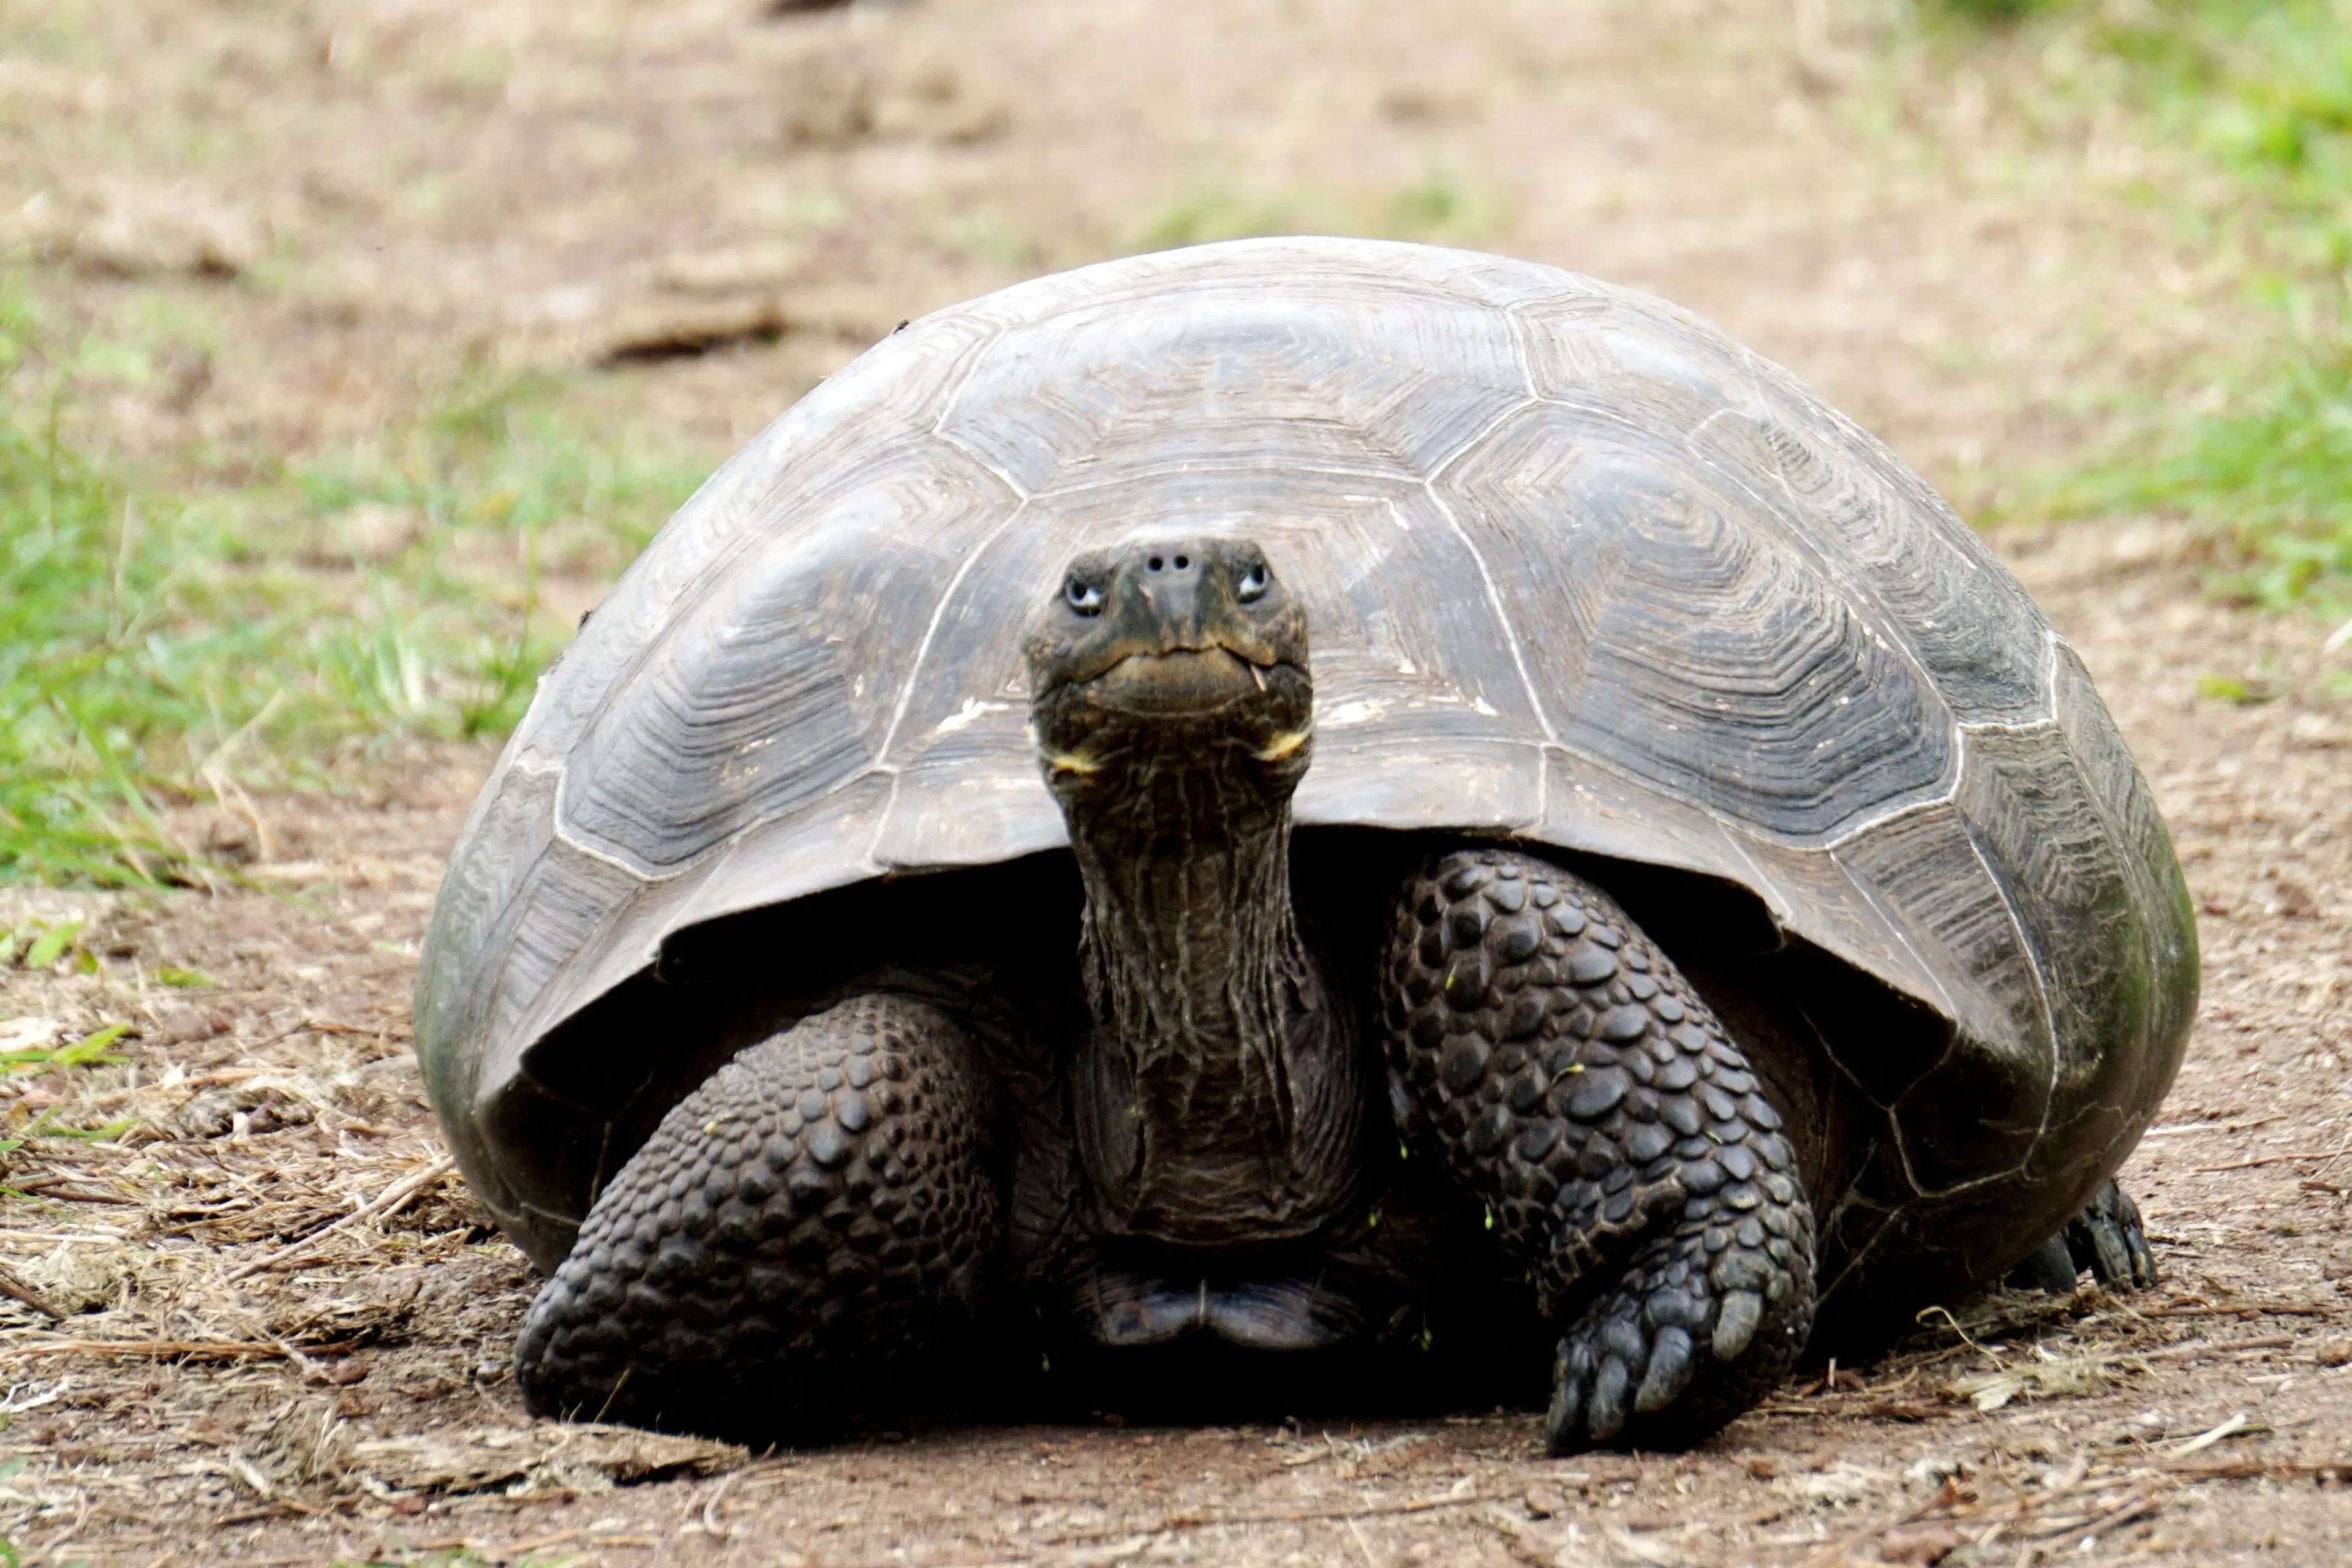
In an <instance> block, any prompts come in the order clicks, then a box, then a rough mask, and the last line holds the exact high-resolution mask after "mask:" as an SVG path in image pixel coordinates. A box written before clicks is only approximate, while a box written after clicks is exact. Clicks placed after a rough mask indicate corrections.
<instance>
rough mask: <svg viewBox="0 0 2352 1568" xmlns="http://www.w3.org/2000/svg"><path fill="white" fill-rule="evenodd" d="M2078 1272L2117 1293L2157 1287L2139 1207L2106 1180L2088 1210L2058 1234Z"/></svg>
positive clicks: (2151, 1254) (2153, 1258)
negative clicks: (2124, 1290)
mask: <svg viewBox="0 0 2352 1568" xmlns="http://www.w3.org/2000/svg"><path fill="white" fill-rule="evenodd" d="M2058 1235H2059V1238H2060V1239H2063V1241H2064V1242H2065V1244H2066V1253H2067V1256H2068V1257H2069V1258H2072V1259H2073V1260H2074V1267H2075V1268H2076V1269H2077V1270H2078V1271H2079V1270H2081V1269H2084V1268H2087V1269H2089V1270H2090V1271H2091V1278H2092V1279H2095V1280H2097V1281H2098V1282H2099V1283H2100V1284H2102V1285H2105V1286H2110V1287H2112V1288H2115V1289H2129V1290H2146V1289H2149V1288H2151V1287H2152V1286H2154V1285H2155V1283H2156V1255H2155V1254H2154V1253H2152V1252H2150V1251H2149V1250H2148V1246H2147V1227H2146V1226H2144V1225H2142V1224H2141V1223H2140V1217H2139V1205H2137V1204H2136V1203H2134V1202H2132V1201H2131V1199H2130V1197H2129V1196H2128V1195H2126V1194H2125V1192H2124V1190H2123V1189H2122V1188H2121V1187H2119V1186H2117V1185H2116V1183H2115V1178H2113V1177H2112V1176H2111V1177H2109V1178H2108V1179H2107V1182H2106V1184H2105V1185H2104V1186H2102V1187H2100V1189H2099V1191H2098V1194H2097V1195H2096V1196H2095V1197H2094V1198H2092V1199H2091V1202H2090V1206H2089V1207H2087V1208H2085V1209H2084V1211H2083V1212H2082V1213H2081V1214H2079V1215H2075V1216H2074V1218H2073V1219H2072V1220H2070V1221H2068V1222H2067V1225H2066V1228H2065V1229H2064V1230H2063V1231H2060V1232H2059V1233H2058Z"/></svg>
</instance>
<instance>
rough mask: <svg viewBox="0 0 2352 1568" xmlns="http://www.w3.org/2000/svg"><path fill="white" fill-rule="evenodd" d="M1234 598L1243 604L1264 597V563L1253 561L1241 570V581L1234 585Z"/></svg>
mask: <svg viewBox="0 0 2352 1568" xmlns="http://www.w3.org/2000/svg"><path fill="white" fill-rule="evenodd" d="M1234 598H1236V599H1239V600H1240V601H1241V602H1242V603H1243V604H1244V605H1246V604H1249V603H1250V602H1251V601H1253V600H1255V599H1263V598H1265V562H1263V561H1253V562H1251V563H1249V564H1248V565H1247V566H1244V567H1243V568H1242V574H1241V580H1240V581H1239V582H1237V583H1235V584H1234Z"/></svg>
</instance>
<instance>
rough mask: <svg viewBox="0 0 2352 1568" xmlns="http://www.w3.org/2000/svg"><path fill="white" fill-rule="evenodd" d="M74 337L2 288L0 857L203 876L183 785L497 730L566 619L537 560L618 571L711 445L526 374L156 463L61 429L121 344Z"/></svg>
mask: <svg viewBox="0 0 2352 1568" xmlns="http://www.w3.org/2000/svg"><path fill="white" fill-rule="evenodd" d="M66 337H67V334H65V332H64V331H62V329H60V328H59V327H58V326H57V325H56V324H55V323H53V322H47V321H43V320H42V319H41V317H40V315H39V313H38V312H37V310H35V309H34V307H33V306H32V305H31V304H30V303H28V302H27V300H26V297H25V296H24V295H23V294H22V293H21V292H0V881H37V882H49V883H60V882H65V883H82V884H98V885H114V886H121V885H129V884H138V883H155V882H164V881H174V880H187V879H195V878H200V877H202V876H204V875H205V874H206V872H205V868H204V867H203V866H202V865H201V859H202V857H201V853H200V848H199V847H195V846H192V845H190V844H188V843H186V842H185V841H184V839H183V838H182V837H179V836H178V835H176V834H175V833H174V832H173V829H172V827H171V826H170V825H169V823H168V821H167V808H168V807H170V806H173V805H184V804H189V803H194V802H200V801H205V800H208V799H213V798H215V797H222V796H226V797H227V798H229V799H232V800H233V799H234V798H235V796H236V793H237V792H238V791H239V790H242V789H246V788H248V787H261V788H283V787H289V786H300V785H305V784H321V783H324V782H327V780H328V778H329V776H330V774H329V772H328V768H327V765H326V763H327V760H328V759H329V758H330V757H331V756H332V755H333V754H334V753H335V752H337V751H338V750H339V749H349V748H351V747H354V746H356V747H361V748H364V747H366V746H369V745H372V744H376V743H379V742H383V741H384V740H387V739H391V738H397V737H401V736H409V735H431V736H452V735H469V734H496V733H499V732H502V731H504V730H506V729H507V728H509V727H510V726H511V725H512V724H513V723H514V721H516V719H517V718H519V717H520V713H521V710H522V708H523V707H524V705H525V704H526V703H527V702H528V700H529V697H530V690H531V689H532V685H533V681H534V679H535V678H536V676H537V673H538V671H539V668H541V665H542V664H543V663H544V661H545V658H546V657H547V656H548V655H549V654H550V653H551V651H552V650H553V649H554V648H555V647H558V646H560V645H561V639H562V636H563V635H564V633H565V632H566V631H567V630H568V628H567V627H563V626H561V625H560V624H557V623H556V622H555V621H554V620H553V619H552V617H551V616H550V614H549V613H548V612H547V611H546V610H545V609H544V608H543V606H542V604H541V594H540V587H541V582H542V580H543V577H544V576H545V574H547V573H548V572H550V571H562V572H565V573H569V574H580V575H586V576H593V577H600V578H608V577H610V576H611V575H612V574H614V573H615V572H617V571H618V569H619V567H620V565H621V564H622V563H625V561H626V560H627V559H628V557H629V556H630V555H632V554H633V553H635V550H636V548H637V546H638V545H640V544H641V543H642V542H644V541H645V539H646V538H647V537H649V536H650V534H651V532H652V531H653V530H654V529H655V528H656V526H658V525H659V523H660V521H661V520H662V519H663V518H664V517H665V516H667V513H668V512H669V511H670V510H672V509H673V508H674V507H675V506H676V505H677V503H678V502H679V501H680V500H683V499H684V498H685V496H686V495H687V494H688V493H689V491H690V490H691V489H692V488H693V486H694V484H695V483H696V482H697V481H698V479H699V478H700V476H701V474H702V473H703V472H704V471H705V469H704V466H703V465H702V464H701V463H700V462H698V461H696V460H693V459H692V457H691V455H685V454H675V453H668V452H664V451H661V450H658V449H656V448H653V447H649V446H648V445H647V444H646V442H645V441H644V440H643V439H640V438H632V437H629V436H627V435H626V434H625V433H622V432H612V431H604V430H599V429H596V428H594V427H593V422H588V421H584V420H583V417H582V416H581V415H580V414H579V412H578V411H577V410H576V409H573V408H572V407H571V406H570V405H568V404H567V402H566V399H565V392H566V388H565V386H564V385H563V384H562V383H558V382H552V381H548V382H529V381H525V382H507V383H501V384H490V385H481V386H466V387H458V388H455V389H453V390H452V393H451V395H449V396H448V397H447V398H446V399H445V400H444V403H443V405H442V406H441V407H440V408H439V409H438V410H437V411H436V412H435V413H433V414H431V415H429V416H425V417H424V418H421V419H418V420H416V421H414V422H413V423H410V424H408V425H406V426H403V427H401V428H398V429H396V430H394V431H392V432H390V433H388V434H387V435H386V436H384V437H383V438H381V439H380V440H379V441H377V442H376V443H374V444H373V445H371V446H368V447H358V448H352V449H349V450H344V451H341V452H337V453H333V454H331V455H329V456H327V457H324V458H314V459H304V460H300V461H297V462H294V463H290V464H288V465H285V466H283V467H281V468H277V469H276V470H274V471H271V472H268V473H267V474H265V475H264V476H263V477H262V478H261V479H257V480H250V481H247V482H241V483H236V484H207V483H204V482H202V481H201V480H200V479H199V480H196V481H193V482H192V481H190V480H189V479H187V478H186V477H185V476H182V477H180V478H179V479H177V480H176V481H175V482H173V483H172V484H170V485H168V486H167V485H165V484H163V483H160V482H149V481H147V480H145V479H142V476H141V475H139V474H138V473H135V472H133V471H131V470H130V469H129V468H127V466H125V465H123V464H121V463H119V462H109V461H108V460H106V458H104V457H103V456H101V455H100V454H97V453H94V452H91V451H86V450H81V449H78V447H77V446H76V444H75V443H74V441H73V440H72V439H71V438H70V437H69V435H68V432H69V431H70V430H71V429H73V428H74V420H73V418H72V416H73V414H74V413H75V412H76V411H77V409H78V407H79V402H78V400H79V399H82V398H85V397H86V396H87V395H89V379H90V378H93V377H95V378H98V379H100V381H102V380H103V379H104V376H105V374H106V367H107V366H108V365H109V364H110V363H114V362H116V361H119V360H121V358H122V356H121V354H120V353H116V352H113V351H111V350H110V349H109V347H108V346H107V345H103V344H92V345H84V344H68V347H66V348H60V346H59V345H60V343H61V342H65V341H66ZM93 367H95V368H93ZM386 520H390V522H389V525H387V521H386Z"/></svg>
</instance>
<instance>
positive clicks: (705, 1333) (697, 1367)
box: [515, 994, 1001, 1437]
mask: <svg viewBox="0 0 2352 1568" xmlns="http://www.w3.org/2000/svg"><path fill="white" fill-rule="evenodd" d="M991 1103H992V1100H991V1095H990V1093H989V1089H988V1083H987V1079H986V1075H985V1072H984V1069H983V1068H982V1063H981V1060H980V1055H979V1052H978V1050H977V1049H976V1048H975V1047H973V1045H972V1042H971V1038H970V1037H968V1036H967V1035H966V1034H965V1032H964V1031H963V1029H962V1028H961V1026H959V1025H958V1024H957V1023H956V1022H955V1020H954V1019H952V1018H950V1016H948V1015H946V1014H945V1013H943V1012H941V1011H940V1010H939V1009H938V1008H937V1007H934V1006H932V1005H929V1003H925V1002H919V1001H916V1000H914V999H912V998H910V997H906V996H900V995H895V994H869V995H864V996H859V997H856V998H854V999H852V1000H850V1001H847V1002H845V1003H842V1004H841V1005H838V1006H836V1007H834V1008H832V1009H831V1010H829V1011H827V1012H824V1013H820V1014H817V1015H815V1016H812V1017H808V1018H805V1019H803V1020H802V1021H801V1022H800V1023H799V1024H797V1025H795V1026H793V1027H792V1028H791V1029H788V1030H786V1031H785V1032H783V1033H782V1034H780V1035H776V1036H773V1037H770V1038H768V1039H766V1040H763V1041H761V1042H760V1043H759V1044H758V1045H755V1046H751V1047H746V1048H745V1049H744V1050H742V1051H740V1052H739V1053H738V1054H737V1055H736V1056H735V1058H734V1059H733V1060H731V1061H730V1062H729V1063H728V1064H727V1065H726V1066H725V1067H722V1068H719V1071H718V1072H716V1073H714V1074H712V1075H711V1076H710V1078H709V1079H707V1080H705V1082H704V1083H703V1084H702V1086H701V1087H700V1088H698V1089H696V1090H695V1091H694V1092H693V1093H692V1094H690V1095H688V1096H687V1097H686V1099H685V1100H681V1101H680V1102H679V1103H678V1104H677V1106H676V1107H674V1108H673V1109H672V1110H671V1111H670V1112H669V1114H668V1115H667V1117H665V1118H663V1120H662V1123H661V1125H660V1127H659V1128H657V1129H656V1131H655V1132H654V1135H653V1137H652V1138H651V1139H649V1140H647V1142H646V1145H645V1147H644V1148H642V1149H640V1150H639V1151H638V1152H636V1154H635V1156H634V1157H633V1158H632V1159H630V1161H629V1162H628V1163H626V1164H625V1165H624V1166H623V1167H622V1168H621V1171H620V1173H619V1174H618V1175H617V1176H616V1177H615V1178H614V1181H613V1183H612V1184H611V1185H609V1186H607V1187H606V1188H605V1189H604V1192H603V1193H602V1194H600V1195H599V1196H598V1197H597V1199H596V1201H595V1203H594V1205H593V1206H592V1207H591V1208H590V1209H589V1211H588V1217H587V1219H586V1220H585V1221H584V1222H583V1224H582V1226H581V1227H580V1237H579V1240H578V1241H577V1242H576V1243H575V1244H574V1246H573V1247H572V1255H571V1256H570V1257H569V1258H565V1259H564V1261H563V1264H562V1267H561V1268H558V1269H557V1270H556V1271H555V1273H554V1275H553V1276H552V1277H551V1278H550V1279H548V1281H547V1283H546V1284H545V1285H544V1286H543V1287H542V1288H541V1290H540V1292H539V1299H538V1300H535V1301H534V1302H532V1303H531V1309H530V1316H529V1317H528V1318H526V1319H525V1320H524V1322H523V1328H522V1335H521V1338H520V1341H519V1342H518V1343H517V1345H516V1347H515V1375H516V1378H517V1381H518V1382H519V1383H520V1385H521V1387H522V1392H523V1396H524V1398H525V1399H526V1400H527V1401H528V1402H529V1404H530V1407H531V1408H532V1409H533V1410H535V1411H537V1412H539V1413H540V1414H541V1415H559V1416H566V1417H571V1418H574V1419H583V1420H614V1421H625V1422H629V1423H632V1424H635V1425H639V1426H661V1427H667V1428H671V1429H677V1430H688V1431H693V1432H698V1433H705V1434H710V1435H728V1436H756V1437H776V1436H785V1437H790V1436H812V1435H822V1434H824V1432H826V1431H827V1430H829V1429H831V1428H833V1427H835V1426H838V1424H839V1422H840V1419H841V1417H842V1415H843V1414H844V1407H845V1405H859V1406H870V1405H872V1404H873V1403H874V1402H875V1400H876V1398H877V1397H885V1398H887V1392H886V1390H887V1385H888V1384H890V1383H891V1382H892V1381H893V1380H894V1379H896V1378H898V1377H900V1376H902V1375H903V1374H904V1373H907V1372H908V1371H909V1370H911V1368H912V1367H914V1366H915V1365H917V1364H919V1362H920V1360H921V1358H922V1355H923V1352H927V1351H929V1350H932V1349H934V1348H936V1347H937V1346H939V1345H940V1343H941V1342H943V1341H945V1340H946V1339H948V1338H949V1337H950V1335H951V1334H952V1333H953V1331H955V1330H957V1329H959V1328H961V1327H962V1326H964V1325H965V1324H967V1323H969V1322H970V1321H971V1319H972V1317H973V1315H974V1311H975V1310H976V1307H977V1303H978V1299H979V1296H980V1293H981V1287H982V1279H983V1276H984V1274H985V1273H986V1270H987V1268H988V1265H989V1264H990V1262H991V1261H992V1258H993V1255H994V1252H995V1249H996V1239H997V1234H998V1228H999V1221H998V1215H999V1209H1000V1206H1001V1205H1000V1202H999V1197H998V1192H997V1183H996V1180H995V1178H994V1177H993V1176H992V1174H991V1173H989V1171H988V1170H987V1168H986V1165H985V1161H984V1156H985V1147H984V1145H985V1141H986V1131H987V1127H988V1123H989V1120H990V1108H991Z"/></svg>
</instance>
